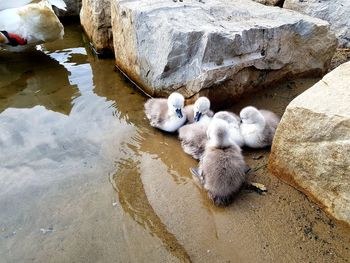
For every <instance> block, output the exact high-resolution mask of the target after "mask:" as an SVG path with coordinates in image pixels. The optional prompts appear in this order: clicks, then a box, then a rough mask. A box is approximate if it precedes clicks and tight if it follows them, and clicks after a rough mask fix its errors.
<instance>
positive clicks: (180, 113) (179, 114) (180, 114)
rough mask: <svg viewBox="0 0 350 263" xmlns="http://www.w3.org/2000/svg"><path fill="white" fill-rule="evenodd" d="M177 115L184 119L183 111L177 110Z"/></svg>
mask: <svg viewBox="0 0 350 263" xmlns="http://www.w3.org/2000/svg"><path fill="white" fill-rule="evenodd" d="M176 115H177V117H179V119H182V117H183V115H182V111H181V109H176Z"/></svg>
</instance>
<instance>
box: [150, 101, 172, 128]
mask: <svg viewBox="0 0 350 263" xmlns="http://www.w3.org/2000/svg"><path fill="white" fill-rule="evenodd" d="M167 110H168V106H167V100H166V99H149V100H147V101H146V103H145V114H146V116H147V118H148V119H149V121H150V124H151V126H153V127H159V125H161V124H162V123H163V122H164V120H165V118H166V115H167Z"/></svg>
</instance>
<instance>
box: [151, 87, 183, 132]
mask: <svg viewBox="0 0 350 263" xmlns="http://www.w3.org/2000/svg"><path fill="white" fill-rule="evenodd" d="M184 102H185V99H184V97H183V96H182V95H181V94H180V93H177V92H174V93H172V94H170V96H169V97H168V99H149V100H147V101H146V103H145V114H146V117H147V119H148V120H149V122H150V125H151V126H152V127H155V128H158V129H160V130H163V131H166V132H176V131H177V130H178V129H179V128H180V127H181V126H182V125H183V124H184V123H185V122H186V115H184V114H183V108H184Z"/></svg>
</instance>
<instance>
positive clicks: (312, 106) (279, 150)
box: [269, 62, 350, 225]
mask: <svg viewBox="0 0 350 263" xmlns="http://www.w3.org/2000/svg"><path fill="white" fill-rule="evenodd" d="M349 72H350V62H347V63H345V64H342V65H341V66H339V67H338V68H336V69H335V70H334V71H332V72H331V73H329V74H327V75H326V76H325V77H324V78H323V79H322V80H320V81H319V82H318V83H316V84H315V85H314V86H313V87H311V88H310V89H308V90H307V91H305V92H304V93H302V94H301V95H300V96H298V97H297V98H296V99H294V100H293V101H292V102H291V103H290V104H289V105H288V107H287V109H286V112H285V113H284V115H283V117H282V120H281V123H280V124H279V126H278V128H277V131H276V135H275V138H274V142H273V145H272V151H271V155H270V160H269V170H270V172H271V173H272V174H274V175H276V176H279V177H281V178H282V179H284V180H286V181H287V182H289V183H290V184H292V185H294V186H296V187H297V188H299V189H300V190H301V191H303V192H304V193H305V194H306V195H308V196H309V197H311V198H312V199H314V200H315V201H317V202H318V203H319V204H320V205H321V207H323V208H325V210H326V211H327V212H328V213H330V214H331V215H332V216H333V217H335V218H337V219H338V220H342V221H344V222H346V223H348V224H349V225H350V85H349V83H350V74H349Z"/></svg>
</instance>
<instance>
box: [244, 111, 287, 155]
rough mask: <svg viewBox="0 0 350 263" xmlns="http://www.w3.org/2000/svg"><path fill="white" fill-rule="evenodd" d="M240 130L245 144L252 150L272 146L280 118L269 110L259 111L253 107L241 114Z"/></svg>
mask: <svg viewBox="0 0 350 263" xmlns="http://www.w3.org/2000/svg"><path fill="white" fill-rule="evenodd" d="M239 115H240V118H241V120H242V123H241V126H240V129H241V133H242V136H243V138H244V144H245V145H246V146H248V147H251V148H264V147H267V146H271V144H272V140H273V137H274V135H275V132H276V128H277V125H278V123H279V122H280V118H279V117H278V116H277V115H276V114H275V113H273V112H271V111H268V110H258V109H256V108H254V107H252V106H248V107H245V108H244V109H242V110H241V112H240V114H239Z"/></svg>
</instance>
